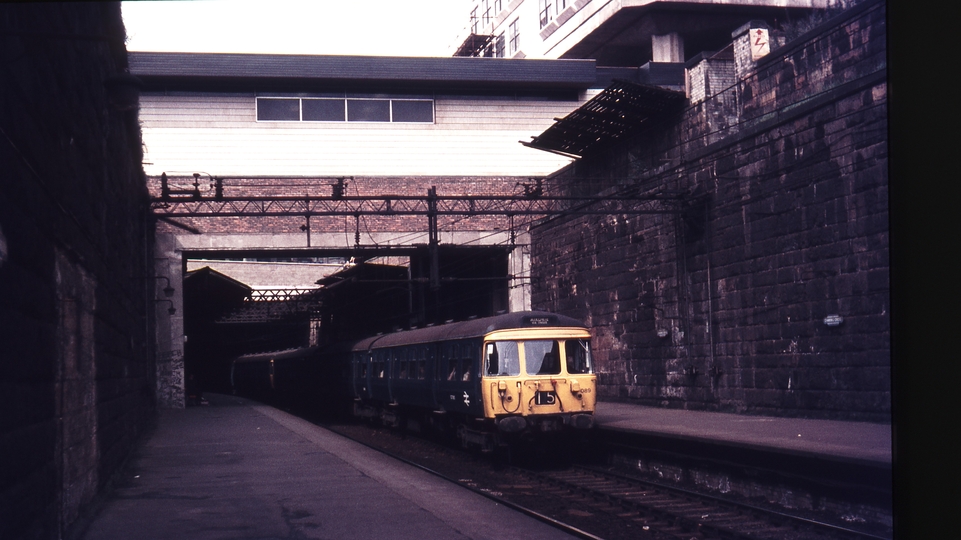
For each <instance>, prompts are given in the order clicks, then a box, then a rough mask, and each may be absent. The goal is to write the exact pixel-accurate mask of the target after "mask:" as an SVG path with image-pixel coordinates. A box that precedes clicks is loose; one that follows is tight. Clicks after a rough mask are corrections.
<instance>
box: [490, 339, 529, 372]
mask: <svg viewBox="0 0 961 540" xmlns="http://www.w3.org/2000/svg"><path fill="white" fill-rule="evenodd" d="M484 364H485V366H486V368H485V372H486V373H487V374H488V375H520V373H521V362H520V355H519V354H518V350H517V342H515V341H493V342H490V343H487V345H486V346H485V348H484Z"/></svg>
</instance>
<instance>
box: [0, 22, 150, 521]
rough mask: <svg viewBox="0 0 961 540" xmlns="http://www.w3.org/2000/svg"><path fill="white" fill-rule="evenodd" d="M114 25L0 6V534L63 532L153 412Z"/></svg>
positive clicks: (128, 113)
mask: <svg viewBox="0 0 961 540" xmlns="http://www.w3.org/2000/svg"><path fill="white" fill-rule="evenodd" d="M124 36H125V34H124V28H123V23H122V20H121V16H120V5H119V3H78V4H71V3H63V4H47V3H23V4H3V5H2V6H0V164H2V172H0V343H2V347H0V365H2V366H3V370H2V371H0V456H3V459H2V460H0V538H61V537H63V536H66V535H67V534H68V533H69V531H70V530H71V527H72V526H73V525H74V524H75V523H77V520H78V517H79V516H81V515H82V512H83V511H84V508H85V506H86V505H87V504H89V503H90V502H91V501H92V500H93V498H94V496H95V494H96V493H97V492H98V491H99V490H100V489H101V488H103V487H104V485H105V484H106V483H107V482H108V481H109V480H110V478H111V475H113V474H114V473H115V472H116V471H117V470H118V468H119V466H120V465H121V464H122V462H123V460H124V459H125V458H126V456H127V455H129V452H130V450H131V448H132V445H133V443H134V441H135V439H136V438H137V437H138V436H139V434H140V433H141V431H142V430H143V428H144V426H145V423H146V422H148V421H149V419H150V418H151V417H152V411H153V407H154V405H153V377H154V368H153V365H152V360H151V358H150V354H149V350H150V345H151V342H150V340H149V334H150V332H148V328H149V327H150V325H151V324H152V320H150V319H148V318H147V316H146V313H147V311H148V306H149V307H152V301H151V300H150V299H151V298H152V295H153V292H154V291H153V289H154V287H155V286H156V284H155V283H154V280H152V279H145V278H146V277H147V276H149V275H150V273H149V271H148V270H147V269H146V264H147V262H148V261H149V259H148V255H147V254H148V253H149V251H148V249H147V248H148V243H149V242H150V238H151V234H152V233H151V232H150V231H149V229H148V228H147V226H146V225H147V224H146V222H145V219H144V217H145V212H144V210H145V202H146V190H145V189H144V177H143V171H142V168H141V156H142V152H141V142H140V131H139V126H138V124H137V113H136V108H135V103H134V107H133V108H130V107H129V106H127V105H129V103H126V104H125V102H123V101H122V100H120V101H116V100H115V101H114V104H115V105H112V104H111V103H110V102H109V98H108V92H107V88H106V86H105V81H107V79H108V78H110V77H114V76H116V75H119V74H121V73H122V72H123V69H124V68H125V67H126V51H125V48H124ZM110 95H111V96H114V97H116V95H117V94H110Z"/></svg>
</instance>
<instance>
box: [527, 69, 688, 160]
mask: <svg viewBox="0 0 961 540" xmlns="http://www.w3.org/2000/svg"><path fill="white" fill-rule="evenodd" d="M686 103H687V97H686V96H685V95H684V93H683V92H675V91H673V90H665V89H663V88H657V87H654V86H645V85H641V84H636V83H632V82H628V81H622V80H618V81H615V82H614V83H613V84H611V85H610V86H608V87H607V88H606V89H604V91H603V92H601V93H600V94H598V95H596V96H594V97H593V98H592V99H591V100H590V101H588V102H587V103H585V104H584V105H581V106H580V107H579V108H578V109H577V110H575V111H573V112H572V113H570V114H568V115H567V116H565V117H564V118H561V119H559V120H557V121H556V122H555V123H554V125H553V126H551V127H549V128H547V130H546V131H544V133H541V134H540V135H538V136H536V137H532V139H533V140H532V141H531V142H525V141H521V144H523V145H525V146H530V147H531V148H536V149H538V150H545V151H547V152H553V153H557V154H562V155H565V156H568V157H574V158H579V157H583V156H585V155H587V154H589V153H591V152H592V151H594V150H596V149H598V148H601V147H604V146H606V145H608V144H610V143H612V142H614V141H616V140H618V139H621V138H623V137H626V136H629V135H631V134H633V133H636V132H637V131H639V130H640V129H642V128H644V127H647V126H649V125H650V124H651V123H652V122H654V121H656V120H658V119H660V118H663V117H665V116H667V115H669V114H671V113H674V112H677V111H679V110H680V109H681V108H682V107H683V106H684V105H685V104H686Z"/></svg>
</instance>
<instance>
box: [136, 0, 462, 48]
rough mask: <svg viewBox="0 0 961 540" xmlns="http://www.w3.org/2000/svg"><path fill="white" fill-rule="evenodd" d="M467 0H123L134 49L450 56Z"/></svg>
mask: <svg viewBox="0 0 961 540" xmlns="http://www.w3.org/2000/svg"><path fill="white" fill-rule="evenodd" d="M470 4H471V3H470V1H469V0H416V1H413V0H408V1H406V2H405V1H398V0H312V1H310V0H261V1H257V0H194V1H159V2H158V1H151V2H123V3H122V4H121V5H122V10H123V19H124V25H125V26H126V28H127V38H128V40H127V50H128V51H169V52H236V53H274V54H332V55H364V56H450V55H451V54H452V53H453V51H454V49H455V48H456V47H457V46H458V45H459V44H460V43H457V41H458V39H457V38H459V37H460V38H461V39H463V37H464V36H465V35H466V28H467V24H468V22H469V18H470Z"/></svg>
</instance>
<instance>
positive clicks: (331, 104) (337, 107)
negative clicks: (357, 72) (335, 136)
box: [258, 99, 346, 122]
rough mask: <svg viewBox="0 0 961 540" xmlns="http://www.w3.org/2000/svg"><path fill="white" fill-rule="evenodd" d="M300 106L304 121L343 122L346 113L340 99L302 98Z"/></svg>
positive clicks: (342, 101)
mask: <svg viewBox="0 0 961 540" xmlns="http://www.w3.org/2000/svg"><path fill="white" fill-rule="evenodd" d="M301 107H303V119H304V121H305V122H343V121H344V118H345V115H346V112H345V110H344V100H342V99H302V100H301ZM258 120H259V118H258Z"/></svg>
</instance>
